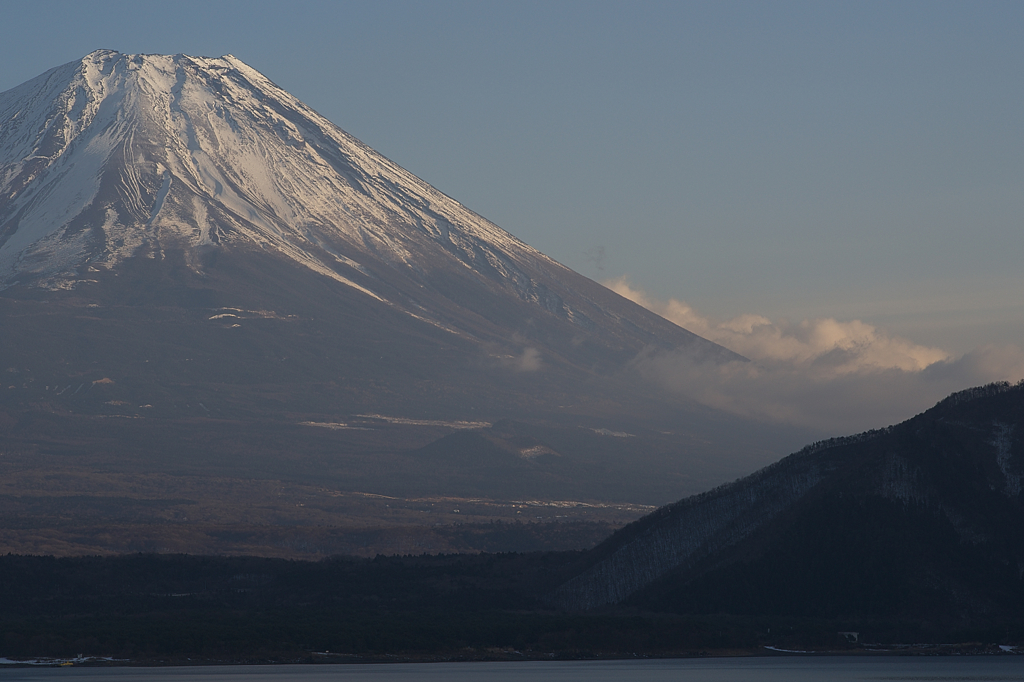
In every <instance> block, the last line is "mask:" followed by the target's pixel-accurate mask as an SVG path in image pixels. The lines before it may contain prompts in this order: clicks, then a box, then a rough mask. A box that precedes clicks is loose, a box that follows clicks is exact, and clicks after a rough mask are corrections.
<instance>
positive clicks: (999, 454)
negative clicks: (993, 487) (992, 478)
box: [989, 422, 1022, 497]
mask: <svg viewBox="0 0 1024 682" xmlns="http://www.w3.org/2000/svg"><path fill="white" fill-rule="evenodd" d="M994 426H995V432H994V433H993V434H992V440H990V441H989V445H991V446H992V447H994V448H995V449H996V463H997V464H998V465H999V470H1000V471H1002V472H1003V477H1004V478H1005V479H1006V490H1005V492H1006V494H1007V495H1009V496H1011V497H1016V496H1017V495H1020V491H1021V478H1022V475H1021V471H1020V470H1019V469H1015V468H1014V467H1013V466H1012V462H1013V460H1012V456H1013V453H1012V452H1011V450H1012V447H1013V442H1012V440H1011V436H1012V435H1013V429H1014V426H1015V424H1000V423H998V422H997V423H995V424H994Z"/></svg>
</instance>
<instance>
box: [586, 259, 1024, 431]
mask: <svg viewBox="0 0 1024 682" xmlns="http://www.w3.org/2000/svg"><path fill="white" fill-rule="evenodd" d="M604 284H605V286H607V287H609V288H610V289H612V290H613V291H615V292H616V293H618V294H620V295H622V296H624V297H625V298H628V299H630V300H632V301H634V302H636V303H638V304H639V305H642V306H644V307H645V308H647V309H648V310H651V311H652V312H655V313H657V314H659V315H661V316H662V317H664V318H666V319H668V320H671V321H672V322H675V323H676V324H678V325H679V326H681V327H683V328H685V329H688V330H690V331H692V332H693V333H695V334H698V335H700V336H703V337H704V338H706V339H709V340H711V341H714V342H716V343H719V344H721V345H723V346H725V347H726V348H729V349H730V350H733V351H735V352H737V353H739V354H741V355H743V356H745V357H747V358H750V360H752V362H730V363H726V364H723V365H712V364H708V363H701V362H698V361H696V360H695V359H694V358H693V357H691V356H689V355H688V354H686V353H683V352H671V353H666V352H651V353H645V354H643V355H641V356H640V357H638V358H637V359H636V360H635V361H634V365H635V367H636V369H637V370H638V371H639V372H640V373H641V374H642V375H644V376H646V377H648V378H651V379H654V380H656V381H658V382H659V383H662V384H663V385H665V386H667V387H668V388H670V389H672V390H675V391H678V392H681V393H684V394H686V395H688V396H689V397H691V398H693V399H694V400H697V401H699V402H701V403H703V404H705V405H709V406H712V407H716V408H719V409H723V410H728V411H730V412H734V413H738V414H743V415H747V416H750V417H756V418H761V419H769V420H772V421H782V422H786V423H790V424H796V425H800V426H805V427H810V428H815V429H820V430H821V431H823V432H825V433H829V434H832V435H841V434H844V433H854V432H858V431H864V430H866V429H871V428H878V427H882V426H886V425H888V424H893V423H896V422H899V421H902V420H904V419H907V418H909V417H911V416H913V415H914V414H917V413H918V412H921V411H923V410H925V409H927V408H928V407H931V406H932V405H933V404H935V403H936V402H937V401H938V400H941V399H942V398H944V397H945V396H946V395H948V394H949V393H952V392H953V391H958V390H961V389H963V388H967V387H969V386H977V385H980V384H985V383H989V382H992V381H1003V380H1007V381H1019V380H1020V379H1022V378H1024V351H1022V350H1021V349H1020V348H1018V347H1016V346H983V347H980V348H977V349H975V350H972V351H971V352H970V353H967V354H965V355H962V356H960V357H954V356H952V355H951V354H950V353H947V352H946V351H944V350H942V349H940V348H933V347H929V346H923V345H920V344H917V343H914V342H913V341H910V340H908V339H904V338H901V337H898V336H892V335H889V334H887V333H885V332H884V331H882V330H880V329H878V328H876V327H874V326H872V325H870V324H867V323H864V322H861V321H859V320H852V321H847V322H843V321H839V320H835V319H833V318H819V319H815V320H804V321H802V322H800V323H798V324H788V323H777V322H773V321H771V320H769V319H768V318H766V317H764V316H761V315H741V316H739V317H736V318H733V319H731V320H726V321H715V320H711V319H710V318H707V317H704V316H702V315H700V314H699V313H698V312H697V311H695V310H694V309H693V308H691V307H690V306H689V305H687V304H686V303H685V302H683V301H678V300H675V299H671V300H668V301H658V300H655V299H653V298H651V297H650V296H648V295H647V294H645V293H644V292H643V291H641V290H639V289H637V288H636V287H634V286H632V285H630V284H629V282H628V281H627V280H626V279H625V278H619V279H615V280H611V281H608V282H605V283H604Z"/></svg>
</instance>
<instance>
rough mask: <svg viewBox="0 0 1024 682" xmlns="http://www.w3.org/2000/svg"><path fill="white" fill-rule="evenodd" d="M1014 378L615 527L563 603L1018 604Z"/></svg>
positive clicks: (716, 609)
mask: <svg viewBox="0 0 1024 682" xmlns="http://www.w3.org/2000/svg"><path fill="white" fill-rule="evenodd" d="M1022 421H1024V384H1018V385H1016V386H1010V385H1008V384H994V385H990V386H985V387H981V388H977V389H970V390H967V391H963V392H961V393H956V394H954V395H952V396H950V397H949V398H947V399H946V400H943V401H942V402H940V403H939V404H937V405H936V406H935V407H934V408H932V409H930V410H928V411H927V412H925V413H923V414H920V415H918V416H916V417H914V418H913V419H910V420H908V421H906V422H903V423H902V424H899V425H896V426H892V427H889V428H885V429H881V430H878V431H871V432H867V433H864V434H860V435H858V436H854V437H850V438H839V439H833V440H829V441H824V442H821V443H816V444H814V445H812V446H809V447H807V448H804V449H803V450H802V451H800V452H799V453H796V454H794V455H791V456H790V457H787V458H786V459H784V460H782V461H780V462H778V463H777V464H774V465H772V466H770V467H767V468H766V469H763V470H761V471H759V472H757V473H755V474H753V475H751V476H748V477H746V478H743V479H740V480H738V481H736V482H735V483H731V484H728V485H725V486H722V487H720V488H718V489H716V490H713V491H710V492H708V493H704V494H702V495H697V496H695V497H690V498H687V499H685V500H682V501H680V502H678V503H676V504H673V505H670V506H668V507H664V508H662V509H660V510H658V511H657V512H655V513H653V514H651V515H649V516H647V517H645V518H644V519H642V520H640V521H637V522H635V523H633V524H630V525H628V526H626V527H624V528H623V529H621V530H619V531H618V532H616V533H615V534H614V535H613V536H612V537H611V538H609V539H608V540H607V541H605V542H604V543H603V544H602V545H600V546H598V547H597V548H596V549H594V550H593V551H592V552H591V555H590V565H589V567H588V568H587V569H586V570H585V571H582V572H581V573H580V574H579V575H577V576H576V577H575V578H573V579H572V580H570V581H568V582H566V583H565V584H563V585H562V586H560V587H559V588H558V589H557V590H556V591H555V593H554V599H555V601H556V602H557V603H558V604H560V605H561V606H563V607H565V608H570V609H592V608H595V607H598V606H606V605H612V604H630V605H634V606H638V607H642V608H645V609H654V610H658V611H674V612H679V613H722V612H725V613H733V614H761V615H790V616H813V617H830V618H836V617H864V618H872V617H883V616H884V617H904V618H916V619H927V620H937V621H953V622H970V621H972V620H975V621H976V620H982V621H984V620H985V619H987V618H1003V617H1007V616H1009V615H1011V614H1015V613H1018V612H1019V609H1020V608H1021V607H1022V606H1024V581H1022V576H1024V506H1022V503H1024V499H1022V497H1021V491H1022V485H1021V482H1022V480H1024V478H1022V477H1024V447H1022V440H1024V428H1022V427H1021V422H1022Z"/></svg>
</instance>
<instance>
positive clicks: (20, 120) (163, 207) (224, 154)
mask: <svg viewBox="0 0 1024 682" xmlns="http://www.w3.org/2000/svg"><path fill="white" fill-rule="evenodd" d="M0 121H2V122H3V128H2V130H0V154H2V159H3V166H2V175H0V181H2V196H3V197H4V206H3V233H2V234H3V247H2V248H0V276H2V277H3V278H4V281H5V282H10V280H11V278H12V277H14V276H18V275H20V276H23V277H36V278H42V279H45V280H46V281H47V282H49V283H50V284H52V285H57V286H62V285H68V284H71V283H72V282H73V279H74V277H75V276H76V275H75V272H74V270H75V268H76V267H79V266H81V265H82V264H83V263H84V262H86V261H88V262H90V263H94V264H102V265H107V266H109V265H115V264H117V263H118V262H120V261H121V260H123V259H124V258H126V257H128V256H131V255H135V254H138V253H145V254H146V255H151V256H157V255H158V254H159V253H160V250H161V249H162V248H163V247H164V246H165V244H167V243H170V242H173V243H176V244H180V245H187V246H191V247H197V246H202V245H210V244H217V243H221V242H225V241H226V242H233V241H235V242H237V241H245V242H251V243H253V244H258V245H260V246H262V247H264V248H268V249H274V250H277V251H279V252H281V253H283V254H286V255H288V256H289V257H291V258H293V259H295V260H296V261H298V262H301V263H302V264H304V265H306V266H307V267H310V268H311V269H314V270H316V271H317V272H320V273H321V274H324V275H327V276H329V277H333V278H335V279H340V280H342V281H344V280H345V277H344V274H343V273H344V272H345V271H349V272H352V271H355V272H358V271H360V264H359V263H358V262H355V261H352V260H349V259H348V258H346V257H344V256H341V255H340V254H336V253H332V251H333V250H334V249H332V248H331V247H337V248H342V249H346V250H350V249H352V248H353V247H355V249H356V250H359V251H367V252H369V253H371V254H373V255H374V256H375V257H378V258H381V259H383V260H387V261H389V262H392V263H395V264H405V265H407V266H413V265H414V263H415V262H416V259H417V257H418V256H422V255H423V253H424V251H425V250H427V249H429V245H428V242H433V243H435V244H440V245H443V246H444V247H445V248H451V249H453V251H455V252H457V253H459V254H460V255H461V256H462V257H463V258H466V259H467V260H473V259H474V258H479V257H483V258H485V259H486V260H488V261H489V262H491V264H492V265H494V266H496V267H499V268H501V267H502V266H505V267H508V264H507V263H503V262H502V261H503V260H505V258H503V257H502V256H504V255H505V254H498V253H496V252H495V251H496V250H495V249H494V248H493V247H494V246H497V247H499V248H501V249H503V250H507V251H510V252H512V253H514V254H515V255H516V256H518V257H520V258H526V259H542V260H544V261H545V262H546V263H550V262H551V261H549V260H548V259H545V258H544V257H543V256H541V255H540V254H539V253H538V252H536V251H535V250H533V249H531V248H529V247H527V246H526V245H524V244H523V243H522V242H520V241H518V240H516V239H515V238H513V237H512V236H511V235H509V234H508V233H506V232H504V231H503V230H501V229H500V228H498V227H496V226H494V225H492V224H491V223H489V222H487V221H486V220H483V219H481V218H479V217H478V216H476V215H475V214H473V213H471V212H470V211H467V210H466V209H464V208H463V207H462V206H461V205H460V204H459V203H458V202H456V201H453V200H452V199H450V198H448V197H447V196H445V195H443V194H441V193H440V192H438V191H436V190H434V189H433V188H432V187H430V186H429V185H427V184H426V183H424V182H422V181H421V180H419V179H418V178H416V177H414V176H413V175H411V174H409V173H408V172H406V171H404V170H403V169H401V168H399V167H398V166H396V165H395V164H393V163H391V162H390V161H388V160H387V159H385V158H383V157H381V156H380V155H379V154H376V153H374V152H373V151H372V150H371V149H369V148H368V147H366V146H365V145H363V144H361V143H360V142H358V141H357V140H355V139H354V138H352V137H351V136H349V135H347V134H345V133H344V132H343V131H341V130H340V129H338V128H337V127H335V126H334V125H332V124H331V123H330V122H329V121H327V120H326V119H324V118H323V117H321V116H319V115H318V114H317V113H316V112H314V111H312V110H311V109H309V108H308V107H306V106H305V105H303V104H302V103H301V102H299V101H298V100H297V99H295V98H294V97H292V96H291V95H289V94H288V93H286V92H285V91H283V90H281V89H280V88H278V87H277V86H276V85H274V84H273V83H271V82H270V81H269V80H267V79H266V78H265V77H264V76H262V75H261V74H260V73H258V72H257V71H255V70H253V69H251V68H249V67H248V66H246V65H245V64H244V63H242V62H241V61H239V60H238V59H236V58H234V57H232V56H230V55H228V56H225V57H222V58H220V59H205V58H196V57H186V56H183V55H177V56H173V57H172V56H160V55H124V54H119V53H117V52H111V51H106V50H100V51H97V52H93V53H92V54H90V55H88V56H87V57H86V58H85V59H83V60H82V61H81V62H73V63H71V64H65V65H64V66H61V67H58V68H56V69H52V70H51V71H49V72H47V73H45V74H43V75H42V76H39V77H38V78H35V79H33V80H31V81H29V82H27V83H25V84H23V85H21V86H19V87H17V88H14V89H13V90H10V91H8V92H6V93H3V95H2V96H0ZM396 226H401V227H403V228H405V229H404V230H396V229H395V228H396ZM325 239H326V240H328V243H324V240H325ZM506 258H507V257H506ZM353 286H357V287H358V288H360V289H361V290H363V289H362V287H359V285H353ZM363 291H364V293H366V294H367V295H371V296H372V295H373V293H372V292H371V291H368V290H363Z"/></svg>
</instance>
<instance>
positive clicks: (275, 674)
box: [0, 656, 1024, 682]
mask: <svg viewBox="0 0 1024 682" xmlns="http://www.w3.org/2000/svg"><path fill="white" fill-rule="evenodd" d="M69 679H74V680H115V681H116V682H179V681H180V682H207V681H209V682H242V681H244V680H256V681H257V682H286V681H290V680H296V681H298V682H322V681H323V682H326V681H327V680H331V681H337V682H414V681H415V682H476V681H477V680H480V681H482V682H519V681H520V680H523V681H527V680H528V681H529V682H669V681H671V682H775V681H778V682H853V681H854V680H904V681H908V682H909V681H913V682H931V681H936V682H938V681H942V682H947V681H948V682H952V681H968V680H969V681H970V682H989V681H995V680H999V681H1003V680H1019V681H1021V682H1024V656H969V657H968V656H943V657H938V656H935V657H872V658H866V657H839V656H837V657H820V658H818V657H813V658H799V657H772V658H712V659H707V658H705V659H683V660H679V659H672V660H655V661H650V660H648V661H557V662H556V661H552V662H536V661H530V662H522V663H412V664H393V665H281V666H224V667H195V668H184V667H182V668H81V667H65V668H17V669H12V668H3V669H0V681H2V682H7V681H9V680H11V681H13V680H31V681H33V682H44V681H49V680H69Z"/></svg>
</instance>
